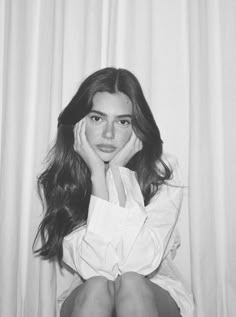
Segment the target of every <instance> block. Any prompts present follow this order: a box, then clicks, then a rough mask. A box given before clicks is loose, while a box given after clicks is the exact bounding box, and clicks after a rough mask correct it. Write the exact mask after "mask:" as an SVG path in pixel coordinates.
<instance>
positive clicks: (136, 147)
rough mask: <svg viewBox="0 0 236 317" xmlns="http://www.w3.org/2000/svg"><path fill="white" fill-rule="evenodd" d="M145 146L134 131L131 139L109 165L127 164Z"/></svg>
mask: <svg viewBox="0 0 236 317" xmlns="http://www.w3.org/2000/svg"><path fill="white" fill-rule="evenodd" d="M142 147H143V144H142V141H141V140H140V139H139V138H138V137H137V136H136V134H135V133H134V131H132V134H131V137H130V139H129V141H128V142H127V143H126V144H125V146H124V147H123V148H122V149H121V150H120V151H119V152H118V153H117V154H116V155H115V156H114V157H113V159H112V160H111V161H110V162H109V166H110V167H112V166H125V165H126V164H127V163H128V162H129V160H130V159H131V158H132V157H133V156H134V155H135V154H136V153H137V152H139V151H141V149H142Z"/></svg>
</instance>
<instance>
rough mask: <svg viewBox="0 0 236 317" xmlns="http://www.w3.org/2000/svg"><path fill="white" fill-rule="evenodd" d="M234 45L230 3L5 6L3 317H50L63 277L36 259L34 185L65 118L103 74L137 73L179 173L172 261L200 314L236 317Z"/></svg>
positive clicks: (88, 0) (1, 11)
mask: <svg viewBox="0 0 236 317" xmlns="http://www.w3.org/2000/svg"><path fill="white" fill-rule="evenodd" d="M235 38H236V2H235V1H233V0H190V1H188V0H179V1H174V0H157V1H155V0H147V1H143V0H69V1H63V0H54V1H53V0H41V1H40V0H0V43H1V45H0V71H1V77H0V102H1V108H0V114H1V130H0V137H1V138H0V140H1V143H0V148H1V157H0V159H1V165H0V172H1V178H0V184H1V188H0V190H1V192H0V195H1V196H0V198H1V205H0V212H1V222H0V248H1V249H0V250H1V257H0V285H1V287H0V316H3V317H5V316H8V317H15V316H17V317H18V316H20V317H36V316H37V317H48V316H56V309H55V302H56V296H57V293H58V292H59V288H60V283H61V278H58V271H57V270H56V269H55V265H54V264H52V263H48V262H46V261H42V260H40V259H38V258H35V257H33V255H32V250H31V246H32V242H33V238H34V235H35V232H36V229H37V226H38V224H39V222H40V219H41V216H42V214H41V212H42V208H41V205H40V202H39V199H38V197H37V193H36V176H37V175H38V174H39V173H40V171H41V170H42V169H43V164H42V162H43V159H44V157H45V155H46V153H47V151H48V149H49V147H50V146H51V145H52V143H53V140H54V137H55V133H56V124H57V121H56V120H57V116H58V114H59V112H60V110H61V109H62V108H64V107H65V106H66V104H67V103H68V102H69V100H70V99H71V97H72V95H73V94H74V92H75V91H76V89H77V87H78V85H79V83H80V82H81V80H82V79H84V78H85V77H86V76H87V75H88V74H90V73H91V72H93V71H95V70H97V69H99V68H101V67H105V66H117V67H124V68H128V69H130V70H131V71H133V72H134V73H135V74H136V76H137V77H138V78H139V80H140V82H141V85H142V86H143V89H144V92H145V94H146V97H147V99H148V101H149V104H150V106H151V109H152V111H153V113H154V116H155V118H156V121H157V124H158V126H159V128H160V130H161V134H162V138H163V140H164V148H165V150H166V151H167V152H171V153H173V154H175V155H176V156H177V157H178V159H179V161H180V164H181V165H182V169H183V177H184V181H185V184H186V186H187V187H186V190H185V199H184V204H183V208H182V214H181V217H180V220H179V227H180V231H181V235H182V247H181V249H180V250H179V253H178V256H177V259H176V262H177V264H178V267H179V268H180V270H181V271H182V273H183V275H184V277H185V279H186V280H187V281H188V282H189V285H190V286H191V285H192V287H193V291H194V295H195V300H196V307H197V309H196V316H197V317H209V316H210V317H233V316H234V315H233V313H234V312H235V311H236V307H235V306H234V305H236V304H235V303H236V279H235V275H234V266H235V262H236V251H235V246H234V245H235V243H234V228H235V222H236V216H235V214H236V213H235V211H234V209H235V208H234V206H235V194H234V191H235V189H236V184H235V179H236V177H235V176H236V167H235V164H234V163H235V158H236V146H235V128H234V117H236V116H235V115H236V110H235V107H234V105H235V100H236V90H235V79H236V65H235V56H236V42H235ZM189 232H190V234H189ZM56 272H57V274H56ZM59 280H60V283H58V282H59Z"/></svg>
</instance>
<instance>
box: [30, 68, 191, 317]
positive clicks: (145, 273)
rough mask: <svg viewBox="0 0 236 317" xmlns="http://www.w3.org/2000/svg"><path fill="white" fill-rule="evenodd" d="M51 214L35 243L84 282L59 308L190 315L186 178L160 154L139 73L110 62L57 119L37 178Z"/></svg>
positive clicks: (80, 312)
mask: <svg viewBox="0 0 236 317" xmlns="http://www.w3.org/2000/svg"><path fill="white" fill-rule="evenodd" d="M38 188H39V194H40V197H41V199H42V202H43V203H45V208H46V213H45V216H44V218H43V220H42V222H41V224H40V226H39V230H38V233H37V236H38V235H40V236H41V238H42V246H41V247H40V249H38V250H36V251H35V252H36V253H38V254H39V255H41V256H42V257H44V258H46V259H56V260H57V261H59V263H60V264H61V265H65V264H66V265H67V266H69V267H70V268H71V269H72V270H73V271H74V272H76V274H77V275H79V277H80V278H81V283H80V284H79V285H78V286H76V287H75V288H74V289H70V293H69V294H68V296H67V298H66V299H65V301H64V302H63V305H62V308H61V311H60V316H61V317H113V316H116V317H130V316H135V317H178V316H183V317H189V316H192V309H193V303H192V296H191V293H189V292H188V291H187V290H186V288H185V287H184V285H183V282H182V280H181V276H180V275H179V274H178V271H177V270H176V269H175V267H174V265H173V262H172V259H173V257H174V255H175V251H176V249H177V247H178V246H179V238H178V234H177V231H176V228H175V226H176V221H177V218H178V214H179V210H180V206H181V201H182V193H183V186H182V184H181V180H180V175H179V170H178V164H177V162H176V160H175V159H173V158H172V157H170V156H167V155H164V154H163V151H162V140H161V137H160V132H159V129H158V127H157V125H156V123H155V120H154V118H153V115H152V113H151V110H150V108H149V106H148V104H147V101H146V99H145V97H144V95H143V92H142V89H141V87H140V84H139V82H138V80H137V78H136V77H135V76H134V75H133V74H132V73H131V72H129V71H128V70H125V69H115V68H112V67H109V68H105V69H101V70H99V71H97V72H95V73H93V74H92V75H90V76H89V77H88V78H87V79H85V80H84V82H83V83H82V84H81V85H80V87H79V89H78V91H77V93H76V94H75V96H74V97H73V98H72V100H71V102H70V103H69V105H68V106H67V107H66V108H65V109H64V110H63V111H62V112H61V114H60V115H59V118H58V132H57V139H56V142H55V145H54V146H53V148H52V149H51V151H50V152H49V156H48V167H47V168H46V170H45V171H44V172H43V173H42V174H41V175H40V176H39V178H38Z"/></svg>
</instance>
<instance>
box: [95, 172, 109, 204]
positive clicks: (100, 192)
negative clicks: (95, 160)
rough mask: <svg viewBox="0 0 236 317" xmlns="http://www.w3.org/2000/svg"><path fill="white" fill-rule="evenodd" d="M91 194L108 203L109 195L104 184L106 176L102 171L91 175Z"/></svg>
mask: <svg viewBox="0 0 236 317" xmlns="http://www.w3.org/2000/svg"><path fill="white" fill-rule="evenodd" d="M91 181H92V194H93V195H94V196H97V197H99V198H102V199H104V200H107V201H109V194H108V189H107V183H106V174H105V169H104V171H97V172H94V173H92V175H91Z"/></svg>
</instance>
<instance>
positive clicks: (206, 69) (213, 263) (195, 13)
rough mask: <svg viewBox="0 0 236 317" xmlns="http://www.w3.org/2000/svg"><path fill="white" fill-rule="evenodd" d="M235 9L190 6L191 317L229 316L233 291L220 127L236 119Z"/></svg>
mask: <svg viewBox="0 0 236 317" xmlns="http://www.w3.org/2000/svg"><path fill="white" fill-rule="evenodd" d="M235 9H236V7H235V4H233V2H232V1H224V2H223V1H205V0H200V1H196V2H193V1H192V2H190V4H189V44H190V67H189V69H190V169H189V176H190V200H189V201H190V227H191V229H190V233H191V234H190V236H191V259H192V281H193V289H194V294H195V299H196V307H197V316H219V317H220V316H233V315H234V313H235V311H236V310H235V304H234V303H235V296H236V292H235V286H236V284H235V280H234V278H233V276H232V277H231V278H230V276H231V274H232V272H233V271H232V263H235V260H236V257H235V255H236V254H235V248H232V243H233V241H234V239H235V238H234V234H233V231H232V229H231V228H232V226H234V227H235V223H236V216H235V211H234V209H235V208H234V207H233V206H234V205H235V199H234V198H233V196H234V195H232V191H231V188H234V189H235V181H234V178H233V177H232V176H233V175H235V171H236V169H235V166H234V164H229V163H228V162H229V161H231V160H232V157H235V148H236V147H235V145H236V142H235V138H234V135H235V129H233V126H232V123H231V126H228V124H230V120H229V121H228V120H225V119H226V116H227V117H228V113H229V112H230V113H231V115H232V116H233V117H235V114H236V111H235V107H234V104H233V100H235V96H236V95H235V89H233V88H232V87H233V82H234V83H235V79H236V76H235V75H236V65H235V61H233V63H232V58H231V61H230V60H229V59H228V57H229V56H231V54H232V53H231V51H232V50H233V51H234V52H235V49H236V44H235V41H233V39H234V38H235V36H236V29H235V17H236V10H235ZM228 84H230V86H231V87H228ZM228 119H229V118H228ZM229 132H230V133H229ZM229 143H230V144H231V146H230V147H229V146H228V144H229ZM229 200H230V201H232V200H234V204H231V206H230V205H229V203H228V201H229ZM230 284H231V287H230ZM233 299H234V300H233ZM233 312H234V313H233Z"/></svg>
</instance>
